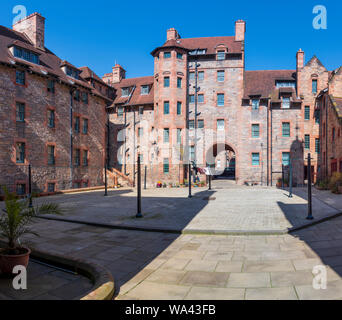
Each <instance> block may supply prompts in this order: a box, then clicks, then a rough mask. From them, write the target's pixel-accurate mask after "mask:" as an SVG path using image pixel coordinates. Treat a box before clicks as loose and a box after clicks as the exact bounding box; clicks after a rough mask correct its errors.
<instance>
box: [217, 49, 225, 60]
mask: <svg viewBox="0 0 342 320" xmlns="http://www.w3.org/2000/svg"><path fill="white" fill-rule="evenodd" d="M225 59H226V53H225V52H224V51H222V50H220V51H217V60H225Z"/></svg>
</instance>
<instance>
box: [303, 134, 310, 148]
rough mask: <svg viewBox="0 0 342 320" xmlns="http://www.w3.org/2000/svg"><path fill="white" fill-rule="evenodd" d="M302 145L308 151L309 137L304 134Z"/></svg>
mask: <svg viewBox="0 0 342 320" xmlns="http://www.w3.org/2000/svg"><path fill="white" fill-rule="evenodd" d="M304 145H305V149H310V135H309V134H306V135H305V136H304Z"/></svg>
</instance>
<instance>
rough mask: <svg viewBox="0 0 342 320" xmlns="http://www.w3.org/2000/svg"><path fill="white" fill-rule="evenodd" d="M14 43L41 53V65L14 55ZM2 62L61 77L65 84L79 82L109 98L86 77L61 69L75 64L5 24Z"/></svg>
mask: <svg viewBox="0 0 342 320" xmlns="http://www.w3.org/2000/svg"><path fill="white" fill-rule="evenodd" d="M13 45H16V46H19V47H22V48H24V49H28V50H31V51H33V52H35V53H37V54H39V65H37V64H35V63H31V62H28V61H26V60H23V59H19V58H16V57H14V56H13V55H12V54H11V52H10V50H9V48H10V47H11V46H13ZM0 63H3V64H6V65H10V66H14V65H21V66H25V67H26V68H27V69H28V70H30V71H32V72H34V73H37V74H39V75H41V76H48V75H50V76H53V77H55V78H57V79H59V80H60V81H61V82H64V83H65V84H68V85H71V86H73V85H74V84H77V85H79V86H82V87H84V88H86V89H89V90H90V91H91V92H92V93H93V94H95V95H97V96H100V97H102V98H104V99H106V100H109V99H108V98H107V97H106V96H104V95H102V94H101V93H100V92H99V91H97V90H96V89H94V88H93V87H92V86H91V85H90V84H89V83H88V82H87V81H86V80H85V79H84V78H82V77H80V78H79V79H74V78H71V77H69V76H67V75H66V74H65V73H64V72H63V71H62V69H61V66H63V65H69V66H72V67H73V68H76V67H75V66H73V65H72V64H70V63H69V62H67V61H65V60H61V59H60V58H59V57H57V56H56V55H55V54H54V53H52V52H51V51H50V50H48V49H47V48H45V50H40V49H37V48H36V47H35V46H34V45H33V44H32V43H31V41H30V40H29V39H28V38H27V37H26V35H25V34H24V33H20V32H17V31H14V30H12V29H9V28H6V27H4V26H0ZM76 69H78V68H76Z"/></svg>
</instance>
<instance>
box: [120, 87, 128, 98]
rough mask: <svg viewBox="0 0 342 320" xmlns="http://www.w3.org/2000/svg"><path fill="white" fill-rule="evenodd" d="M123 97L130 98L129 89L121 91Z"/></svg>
mask: <svg viewBox="0 0 342 320" xmlns="http://www.w3.org/2000/svg"><path fill="white" fill-rule="evenodd" d="M121 96H122V97H128V96H129V87H127V88H122V89H121Z"/></svg>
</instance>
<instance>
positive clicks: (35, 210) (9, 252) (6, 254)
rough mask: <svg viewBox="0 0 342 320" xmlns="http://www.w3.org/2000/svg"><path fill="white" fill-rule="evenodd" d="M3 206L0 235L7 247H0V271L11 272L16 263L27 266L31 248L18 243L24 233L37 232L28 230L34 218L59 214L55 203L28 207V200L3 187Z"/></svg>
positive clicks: (59, 210) (0, 217)
mask: <svg viewBox="0 0 342 320" xmlns="http://www.w3.org/2000/svg"><path fill="white" fill-rule="evenodd" d="M4 193H5V208H4V209H2V210H1V211H0V236H1V237H3V238H5V239H6V240H7V247H5V248H2V249H0V271H1V272H2V273H4V274H12V270H13V268H14V267H15V266H17V265H23V266H25V267H27V265H28V262H29V257H30V253H31V250H30V249H29V248H27V247H25V246H22V245H21V244H20V237H21V236H23V235H25V234H29V233H30V234H34V235H36V236H38V234H37V233H36V232H34V231H32V230H30V228H29V225H30V224H31V223H32V222H33V220H34V218H36V217H38V216H39V215H44V214H61V213H62V211H61V209H60V208H59V206H58V205H57V204H53V203H48V204H43V205H40V206H36V207H31V208H30V205H29V204H30V200H29V199H24V200H20V199H18V197H17V196H16V195H15V194H13V193H9V192H8V191H7V190H6V189H4Z"/></svg>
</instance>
